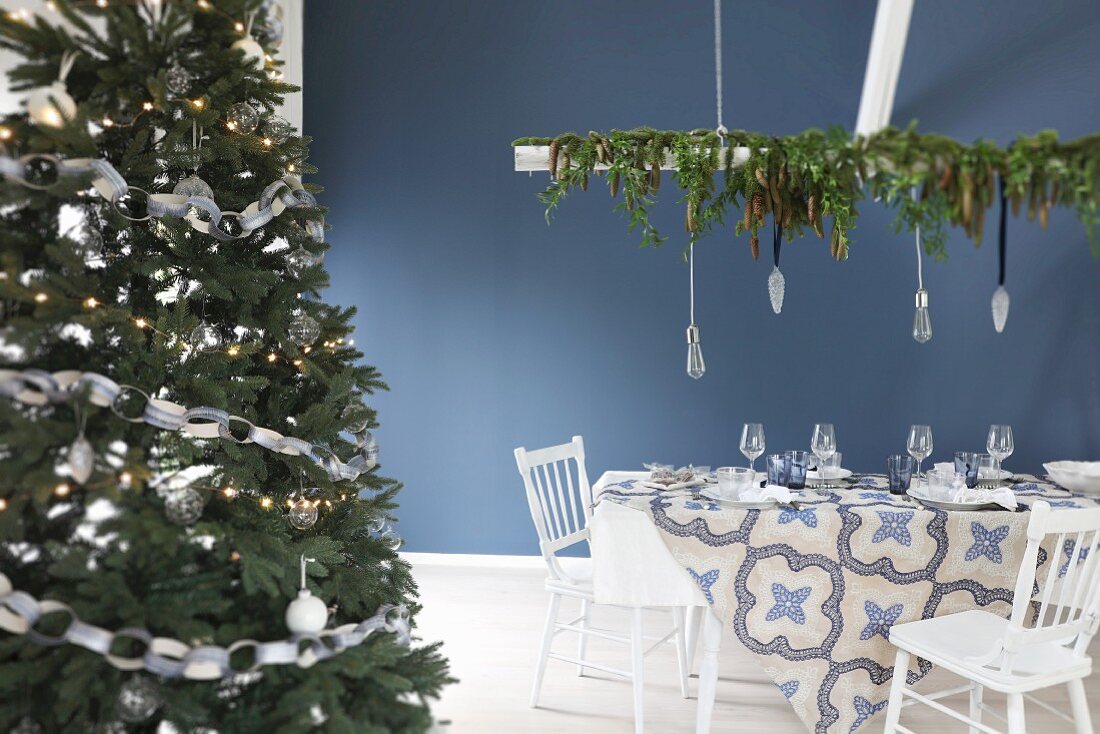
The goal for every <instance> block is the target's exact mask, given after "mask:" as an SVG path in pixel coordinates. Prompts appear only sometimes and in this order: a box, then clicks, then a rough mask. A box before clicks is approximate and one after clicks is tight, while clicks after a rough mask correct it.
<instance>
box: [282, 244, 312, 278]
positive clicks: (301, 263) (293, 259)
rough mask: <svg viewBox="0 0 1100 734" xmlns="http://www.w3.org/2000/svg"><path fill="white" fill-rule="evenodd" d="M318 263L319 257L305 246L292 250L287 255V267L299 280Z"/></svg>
mask: <svg viewBox="0 0 1100 734" xmlns="http://www.w3.org/2000/svg"><path fill="white" fill-rule="evenodd" d="M316 264H317V258H316V257H314V255H313V253H312V252H310V251H309V250H307V249H306V248H304V247H298V249H296V250H291V251H290V252H289V253H287V256H286V269H287V272H288V273H290V275H291V276H292V277H294V278H296V279H298V280H301V279H302V276H303V275H305V274H306V271H307V270H309V269H310V268H312V267H313V266H314V265H316Z"/></svg>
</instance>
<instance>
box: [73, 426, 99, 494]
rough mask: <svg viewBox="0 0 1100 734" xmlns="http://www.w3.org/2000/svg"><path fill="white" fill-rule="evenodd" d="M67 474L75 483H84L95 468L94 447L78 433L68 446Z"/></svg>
mask: <svg viewBox="0 0 1100 734" xmlns="http://www.w3.org/2000/svg"><path fill="white" fill-rule="evenodd" d="M68 464H69V476H71V477H72V478H73V481H74V482H76V483H77V484H84V482H86V481H88V479H89V478H90V477H91V476H92V470H93V469H94V468H95V449H94V448H92V444H91V442H89V441H88V439H86V438H84V434H83V433H82V434H80V435H79V436H77V437H76V440H75V441H73V443H72V445H71V446H70V447H69V457H68Z"/></svg>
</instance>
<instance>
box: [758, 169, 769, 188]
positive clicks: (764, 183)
mask: <svg viewBox="0 0 1100 734" xmlns="http://www.w3.org/2000/svg"><path fill="white" fill-rule="evenodd" d="M756 180H757V181H758V182H759V183H760V185H761V186H763V187H764V188H765V189H766V188H768V179H767V177H766V176H764V172H763V171H761V170H760V169H759V168H757V169H756Z"/></svg>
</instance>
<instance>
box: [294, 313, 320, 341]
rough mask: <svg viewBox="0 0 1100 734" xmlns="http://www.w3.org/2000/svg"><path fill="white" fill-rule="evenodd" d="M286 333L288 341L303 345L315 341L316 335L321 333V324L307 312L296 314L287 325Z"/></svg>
mask: <svg viewBox="0 0 1100 734" xmlns="http://www.w3.org/2000/svg"><path fill="white" fill-rule="evenodd" d="M286 334H287V336H288V337H290V341H292V342H294V343H295V344H297V345H298V346H300V347H304V346H305V345H306V344H312V343H313V342H315V341H317V337H319V336H320V335H321V325H320V324H318V323H317V319H315V318H313V317H312V316H310V315H309V314H305V313H302V314H298V315H297V316H295V317H294V318H293V320H291V322H290V325H289V326H287V328H286Z"/></svg>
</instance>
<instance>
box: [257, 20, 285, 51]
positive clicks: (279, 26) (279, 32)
mask: <svg viewBox="0 0 1100 734" xmlns="http://www.w3.org/2000/svg"><path fill="white" fill-rule="evenodd" d="M260 33H261V34H263V37H264V39H266V40H267V45H268V46H271V47H272V48H279V46H281V45H282V44H283V21H281V20H279V19H278V18H276V17H274V16H272V15H270V14H269V15H268V16H267V20H266V21H264V24H263V27H262V28H260Z"/></svg>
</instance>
